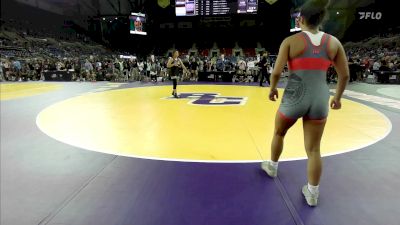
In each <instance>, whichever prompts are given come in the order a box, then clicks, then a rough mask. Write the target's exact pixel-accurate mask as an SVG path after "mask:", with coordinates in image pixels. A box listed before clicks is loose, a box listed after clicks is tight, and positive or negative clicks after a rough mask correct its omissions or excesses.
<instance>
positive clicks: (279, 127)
mask: <svg viewBox="0 0 400 225" xmlns="http://www.w3.org/2000/svg"><path fill="white" fill-rule="evenodd" d="M295 123H296V120H294V119H289V118H285V117H284V115H283V114H281V113H280V112H278V113H277V114H276V116H275V130H274V134H273V138H272V143H271V161H273V162H278V160H279V157H280V156H281V153H282V149H283V140H284V138H285V135H286V133H287V131H288V130H289V128H290V127H292V126H293V125H294V124H295Z"/></svg>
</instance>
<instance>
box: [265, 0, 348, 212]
mask: <svg viewBox="0 0 400 225" xmlns="http://www.w3.org/2000/svg"><path fill="white" fill-rule="evenodd" d="M328 4H329V0H309V1H307V2H306V3H305V4H304V5H303V6H302V7H301V11H300V16H299V17H298V20H299V24H300V27H301V29H302V31H303V32H300V33H297V34H294V35H292V36H290V37H288V38H286V39H285V40H284V41H283V42H282V44H281V46H280V49H279V54H278V58H277V60H276V63H275V67H274V70H273V72H272V75H271V87H270V88H271V89H270V94H269V99H270V100H271V101H276V99H277V98H278V90H277V88H276V87H277V84H278V81H279V78H280V75H281V72H282V70H283V68H284V67H285V65H286V63H288V66H289V72H290V76H289V80H288V83H287V86H286V88H285V91H284V93H283V97H282V102H281V105H280V107H279V110H278V112H277V115H276V118H275V131H274V135H273V140H272V144H271V160H269V161H265V162H263V163H262V165H261V166H262V169H263V170H264V171H265V172H266V173H267V174H268V175H269V176H271V177H276V176H277V172H278V160H279V157H280V155H281V153H282V149H283V141H284V137H285V135H286V132H287V131H288V130H289V128H290V127H292V126H293V124H295V122H296V121H297V119H299V118H302V119H303V130H304V144H305V149H306V152H307V157H308V162H307V177H308V184H307V185H304V186H303V188H302V193H303V195H304V197H305V200H306V201H307V204H308V205H310V206H316V205H317V204H318V197H319V183H320V177H321V174H322V160H321V154H320V143H321V137H322V134H323V132H324V127H325V123H326V119H327V117H328V111H329V105H330V107H331V108H332V109H340V108H341V97H342V94H343V91H344V89H345V87H346V85H347V82H348V80H349V67H348V63H347V58H346V54H345V51H344V49H343V46H342V44H341V43H340V42H339V41H338V40H337V39H336V38H335V37H333V36H332V35H329V34H326V33H324V32H322V31H320V30H319V28H320V25H321V24H322V22H323V21H324V19H325V15H326V14H327V5H328ZM331 64H333V65H334V67H335V69H336V71H337V73H338V84H337V87H336V94H335V96H334V97H333V98H332V100H331V101H330V104H329V98H330V95H329V87H328V86H327V84H326V73H327V70H328V68H329V66H330V65H331Z"/></svg>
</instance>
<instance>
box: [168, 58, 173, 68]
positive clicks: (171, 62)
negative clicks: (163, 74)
mask: <svg viewBox="0 0 400 225" xmlns="http://www.w3.org/2000/svg"><path fill="white" fill-rule="evenodd" d="M173 62H174V60H173V58H172V57H171V58H169V59H168V63H167V68H171V67H173V66H174V63H173Z"/></svg>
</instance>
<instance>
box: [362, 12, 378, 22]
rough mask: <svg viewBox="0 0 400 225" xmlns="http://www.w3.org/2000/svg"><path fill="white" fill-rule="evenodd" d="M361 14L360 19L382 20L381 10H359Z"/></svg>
mask: <svg viewBox="0 0 400 225" xmlns="http://www.w3.org/2000/svg"><path fill="white" fill-rule="evenodd" d="M358 14H360V20H367V19H372V20H380V19H381V18H382V13H381V12H377V13H375V12H358Z"/></svg>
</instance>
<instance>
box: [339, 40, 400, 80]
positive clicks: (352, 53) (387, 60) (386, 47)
mask: <svg viewBox="0 0 400 225" xmlns="http://www.w3.org/2000/svg"><path fill="white" fill-rule="evenodd" d="M344 46H345V49H346V52H347V55H348V58H349V68H350V81H364V80H365V79H366V78H367V77H368V75H371V74H375V75H376V76H377V78H378V81H379V82H380V83H388V82H389V76H390V74H391V73H393V72H396V71H399V70H400V35H398V34H397V35H393V34H392V35H388V36H383V37H382V36H375V37H371V38H368V39H367V40H364V41H361V42H358V43H352V42H350V43H346V44H345V45H344ZM381 72H386V73H381Z"/></svg>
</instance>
